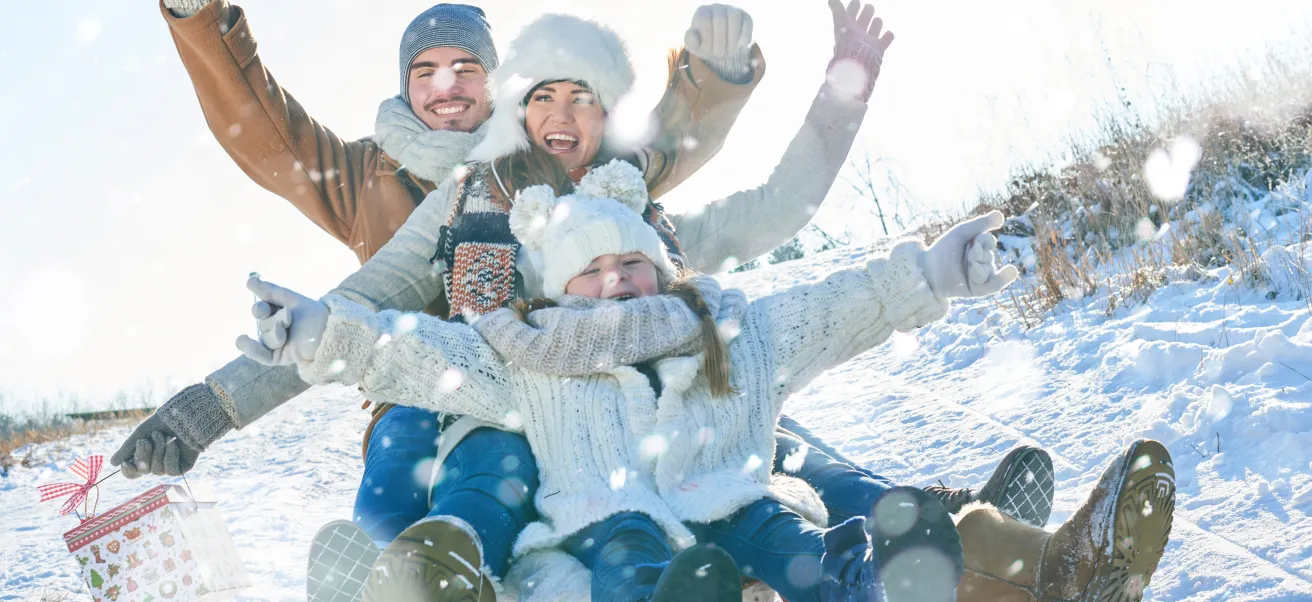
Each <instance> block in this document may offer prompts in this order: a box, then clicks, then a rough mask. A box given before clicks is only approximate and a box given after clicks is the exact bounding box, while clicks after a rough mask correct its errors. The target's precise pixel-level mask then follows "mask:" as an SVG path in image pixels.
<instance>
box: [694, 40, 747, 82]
mask: <svg viewBox="0 0 1312 602" xmlns="http://www.w3.org/2000/svg"><path fill="white" fill-rule="evenodd" d="M689 52H692V51H691V50H689ZM692 54H694V55H696V56H697V58H699V59H701V60H702V62H704V63H706V66H707V67H710V69H711V71H712V72H714V73H715V75H717V76H719V78H720V79H722V80H724V81H726V82H729V83H731V84H745V83H747V82H750V81H752V75H753V72H754V70H753V68H752V47H751V46H745V47H743V48H740V49H738V50H734V51H733V52H730V53H729V54H727V55H725V56H702V55H700V54H697V53H696V52H692Z"/></svg>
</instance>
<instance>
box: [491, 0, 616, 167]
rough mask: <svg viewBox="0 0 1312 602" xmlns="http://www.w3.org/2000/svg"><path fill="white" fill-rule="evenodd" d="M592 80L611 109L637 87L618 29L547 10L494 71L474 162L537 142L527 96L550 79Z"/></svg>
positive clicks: (595, 90) (590, 84)
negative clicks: (529, 126) (527, 120)
mask: <svg viewBox="0 0 1312 602" xmlns="http://www.w3.org/2000/svg"><path fill="white" fill-rule="evenodd" d="M562 80H563V81H581V82H585V83H587V84H588V87H589V88H591V89H592V93H593V94H595V95H596V97H597V101H598V102H599V103H601V108H602V109H605V110H606V111H610V110H611V109H613V108H615V103H616V101H618V100H619V99H620V98H621V97H623V96H624V95H626V94H628V93H629V92H630V91H631V90H632V89H633V81H634V73H633V63H632V61H630V60H629V53H628V50H626V49H625V47H624V42H623V40H621V39H620V37H619V36H618V35H616V34H615V32H614V31H612V30H610V29H608V28H607V27H605V26H603V25H601V24H600V23H597V22H596V21H588V20H584V19H580V18H578V17H574V16H571V15H542V16H541V17H538V18H537V19H536V20H534V21H533V22H532V23H529V24H528V25H526V26H524V29H523V30H521V31H520V32H519V35H518V36H515V39H514V41H512V42H511V43H510V50H509V51H508V52H506V56H505V59H504V60H502V61H501V66H500V67H497V69H496V70H495V71H493V72H492V73H491V75H489V76H488V93H489V95H490V96H491V97H492V116H491V117H489V118H488V120H487V124H486V125H485V126H484V130H485V131H486V132H487V136H486V137H484V138H483V141H482V142H480V143H479V144H478V146H475V147H474V149H473V150H472V151H470V153H469V160H470V161H485V162H486V161H492V160H494V159H498V158H500V157H505V156H508V155H511V154H513V153H515V152H516V151H520V150H525V149H527V148H529V147H530V146H531V145H532V144H533V143H532V141H530V140H529V138H528V134H527V133H526V132H525V131H524V115H523V103H524V97H525V96H527V95H528V93H529V91H530V90H532V89H533V88H535V87H537V86H538V84H541V83H543V82H548V81H562Z"/></svg>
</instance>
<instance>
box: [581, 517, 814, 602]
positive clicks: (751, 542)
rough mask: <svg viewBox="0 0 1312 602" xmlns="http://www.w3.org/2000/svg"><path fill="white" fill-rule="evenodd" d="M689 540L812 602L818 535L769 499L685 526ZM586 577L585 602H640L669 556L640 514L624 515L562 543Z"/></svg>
mask: <svg viewBox="0 0 1312 602" xmlns="http://www.w3.org/2000/svg"><path fill="white" fill-rule="evenodd" d="M688 527H689V528H690V529H692V531H693V534H695V535H696V536H697V541H699V542H703V543H712V544H715V545H716V546H718V547H720V548H721V549H723V550H724V551H725V552H728V553H729V556H731V557H732V558H733V560H734V562H735V563H737V564H738V568H739V570H741V571H742V572H743V574H744V575H747V576H749V577H756V578H758V579H760V580H762V581H764V582H765V583H766V585H769V586H770V587H771V588H773V589H774V590H775V591H776V592H778V593H779V595H781V596H783V597H784V598H785V599H787V600H788V601H789V602H804V601H810V600H818V599H819V594H818V592H817V587H818V586H819V584H820V559H821V557H822V556H823V555H824V552H825V547H824V539H823V537H824V530H823V529H821V528H819V527H817V526H815V525H813V524H811V523H809V522H807V521H806V520H805V519H803V518H802V517H801V516H799V515H798V514H797V513H795V512H793V511H791V510H789V509H787V508H785V507H784V506H783V505H782V504H780V503H779V502H776V501H774V500H768V499H767V500H758V501H756V502H753V503H751V504H749V505H747V506H746V507H744V508H742V509H741V510H739V511H738V512H735V513H734V514H733V516H730V517H729V518H726V519H723V520H718V521H715V522H712V523H708V524H689V525H688ZM562 547H563V548H564V549H565V551H566V552H568V553H569V554H571V555H573V556H574V557H575V558H578V559H579V562H581V563H583V566H586V567H588V570H590V571H592V600H593V602H629V601H633V600H647V599H649V598H650V597H651V595H652V593H653V590H654V589H655V585H656V581H657V580H658V579H659V578H660V575H661V571H663V570H664V568H665V566H666V565H667V564H668V563H669V561H670V559H671V558H673V556H674V553H673V551H672V550H671V549H670V546H669V544H668V543H667V539H666V536H665V532H664V531H663V530H662V529H661V528H660V527H659V526H657V525H656V523H655V522H654V521H652V520H651V519H650V518H648V517H647V516H646V515H645V514H640V513H637V512H625V513H621V514H616V515H614V516H611V517H609V518H607V519H605V520H603V521H601V522H598V523H594V524H592V525H591V526H589V527H587V528H585V529H583V530H582V531H580V532H578V533H575V534H574V535H573V536H571V537H570V538H569V539H567V540H566V541H565V543H564V544H563V545H562Z"/></svg>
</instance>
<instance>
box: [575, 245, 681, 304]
mask: <svg viewBox="0 0 1312 602" xmlns="http://www.w3.org/2000/svg"><path fill="white" fill-rule="evenodd" d="M658 292H660V284H659V282H657V278H656V265H655V264H653V263H652V262H651V260H650V259H648V258H647V256H646V255H643V254H642V253H629V254H627V255H602V256H601V257H598V258H596V259H593V260H592V263H589V264H588V267H586V268H583V271H582V272H579V275H577V276H575V277H574V278H572V279H571V280H570V281H569V283H568V284H566V285H565V294H567V295H579V296H582V297H592V298H593V299H632V298H635V297H649V296H651V295H655V294H656V293H658Z"/></svg>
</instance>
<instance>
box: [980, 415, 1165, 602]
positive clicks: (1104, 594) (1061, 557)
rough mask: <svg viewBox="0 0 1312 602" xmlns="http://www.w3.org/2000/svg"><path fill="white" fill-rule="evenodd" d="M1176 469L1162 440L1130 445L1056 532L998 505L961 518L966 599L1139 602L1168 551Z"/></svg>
mask: <svg viewBox="0 0 1312 602" xmlns="http://www.w3.org/2000/svg"><path fill="white" fill-rule="evenodd" d="M1174 513H1175V470H1174V468H1173V466H1172V464H1171V456H1170V454H1169V453H1167V451H1166V448H1165V447H1163V446H1162V444H1160V443H1158V442H1156V441H1143V440H1141V441H1138V442H1136V443H1134V444H1133V445H1131V446H1130V447H1129V449H1128V450H1126V451H1125V453H1123V454H1122V455H1121V456H1120V457H1119V458H1118V459H1117V460H1116V461H1115V462H1113V463H1112V465H1111V466H1109V467H1108V468H1107V470H1106V472H1104V473H1103V476H1102V479H1101V480H1100V481H1099V482H1098V486H1097V487H1096V488H1094V490H1093V493H1091V494H1089V498H1088V499H1087V500H1086V501H1085V502H1084V505H1083V506H1081V507H1080V509H1079V510H1077V511H1076V512H1075V514H1074V515H1072V516H1071V518H1070V519H1068V520H1067V521H1066V522H1065V523H1063V524H1062V526H1061V527H1060V528H1058V529H1057V531H1056V532H1055V533H1048V532H1046V531H1044V530H1043V529H1039V528H1036V527H1032V526H1030V525H1026V524H1023V523H1020V522H1018V521H1016V520H1013V519H1011V518H1010V517H1008V516H1006V515H1004V514H1002V513H1000V512H998V511H997V510H995V509H993V508H979V509H975V510H971V511H969V512H967V513H966V514H965V515H964V516H962V517H961V520H960V521H958V523H957V530H958V531H959V532H960V533H961V543H962V547H963V548H964V550H965V558H966V574H965V575H964V576H963V577H962V580H961V586H960V589H959V598H958V600H961V601H963V602H976V601H980V602H982V601H985V600H988V601H990V602H994V601H1000V602H1056V601H1062V602H1065V601H1076V600H1078V601H1080V602H1138V601H1139V600H1142V599H1143V590H1144V588H1145V587H1147V586H1148V582H1149V580H1150V579H1151V578H1152V574H1153V572H1154V571H1156V570H1157V563H1158V561H1160V560H1161V558H1162V554H1163V553H1164V552H1165V550H1166V540H1167V538H1168V537H1169V536H1170V533H1171V519H1172V517H1173V516H1174Z"/></svg>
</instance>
